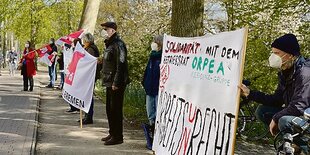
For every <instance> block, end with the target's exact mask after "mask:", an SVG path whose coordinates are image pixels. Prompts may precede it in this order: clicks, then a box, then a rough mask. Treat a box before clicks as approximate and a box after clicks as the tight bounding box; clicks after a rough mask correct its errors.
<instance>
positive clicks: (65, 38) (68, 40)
mask: <svg viewBox="0 0 310 155" xmlns="http://www.w3.org/2000/svg"><path fill="white" fill-rule="evenodd" d="M83 32H84V30H83V29H81V30H79V31H76V32H73V33H71V34H69V35H67V36H63V37H61V38H59V39H58V40H57V41H56V42H55V43H56V44H57V45H62V44H63V43H66V44H69V45H71V43H72V41H73V40H74V39H76V38H79V37H80V36H81V35H82V34H83Z"/></svg>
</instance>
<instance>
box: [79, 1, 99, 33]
mask: <svg viewBox="0 0 310 155" xmlns="http://www.w3.org/2000/svg"><path fill="white" fill-rule="evenodd" d="M100 2H101V0H84V8H83V14H82V18H81V21H80V25H79V29H87V32H90V33H92V34H93V33H94V31H95V26H96V21H97V16H98V12H99V6H100Z"/></svg>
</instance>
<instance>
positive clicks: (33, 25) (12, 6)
mask: <svg viewBox="0 0 310 155" xmlns="http://www.w3.org/2000/svg"><path fill="white" fill-rule="evenodd" d="M3 1H4V3H1V4H0V8H1V10H2V12H1V14H2V16H1V17H0V22H4V23H5V24H4V27H2V28H1V31H2V32H13V33H14V35H15V36H16V38H17V39H18V40H19V41H20V42H22V43H23V42H25V41H26V40H30V41H32V42H33V43H34V44H45V43H48V40H49V38H52V37H53V38H58V37H60V36H63V35H65V34H68V33H69V32H71V31H73V30H76V29H77V25H78V23H79V22H78V21H79V20H80V17H81V13H82V6H83V1H82V0H70V1H51V2H50V3H49V5H47V4H46V3H44V2H46V1H48V0H24V1H20V0H3Z"/></svg>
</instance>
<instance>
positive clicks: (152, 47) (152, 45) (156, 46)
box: [151, 42, 158, 51]
mask: <svg viewBox="0 0 310 155" xmlns="http://www.w3.org/2000/svg"><path fill="white" fill-rule="evenodd" d="M151 49H152V51H158V45H157V44H156V43H154V42H152V44H151Z"/></svg>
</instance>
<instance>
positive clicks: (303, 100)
mask: <svg viewBox="0 0 310 155" xmlns="http://www.w3.org/2000/svg"><path fill="white" fill-rule="evenodd" d="M271 47H272V52H273V53H272V54H271V55H270V57H269V63H270V66H271V67H273V68H277V69H279V73H278V77H279V82H278V86H277V89H276V91H275V93H274V94H272V95H269V94H265V93H263V92H259V91H253V90H250V89H249V88H247V87H246V86H245V85H242V86H240V88H241V93H242V95H244V96H246V97H247V98H248V99H250V100H253V101H256V102H258V103H261V104H262V105H260V106H259V107H258V108H257V110H256V116H257V117H258V119H260V120H261V121H263V122H264V123H266V124H267V123H268V124H269V130H270V132H271V134H272V135H275V134H276V133H277V132H278V131H279V130H280V131H282V130H285V129H289V128H291V125H290V123H289V122H291V120H292V119H293V118H295V117H298V116H302V115H303V112H304V110H305V109H307V108H308V107H309V105H310V104H309V102H310V61H309V60H306V59H305V58H304V57H303V56H302V55H301V54H300V48H299V44H298V41H297V39H296V37H295V35H293V34H285V35H283V36H281V37H279V38H278V39H276V40H275V41H274V42H273V43H272V45H271ZM266 114H268V115H269V116H272V118H271V119H269V120H268V118H266V117H265V116H266Z"/></svg>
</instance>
